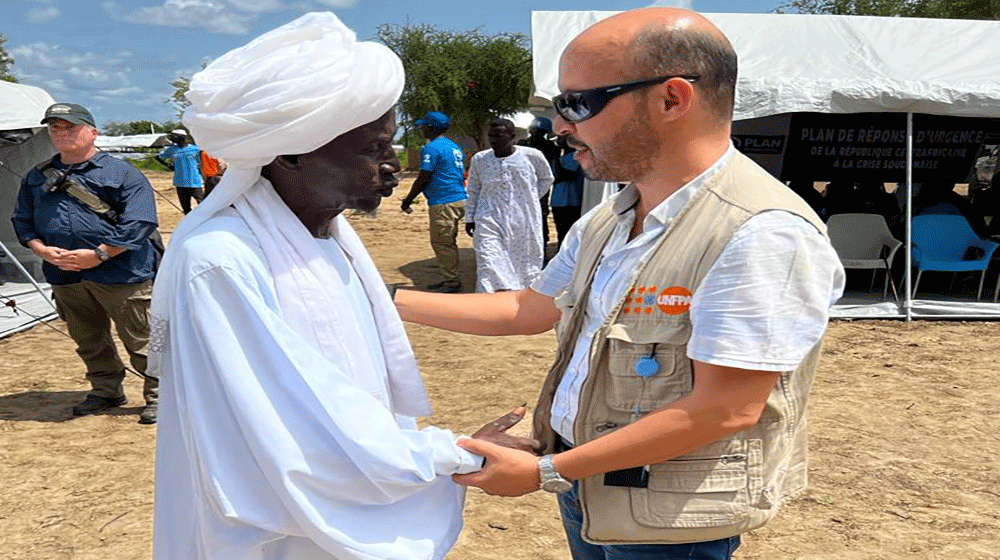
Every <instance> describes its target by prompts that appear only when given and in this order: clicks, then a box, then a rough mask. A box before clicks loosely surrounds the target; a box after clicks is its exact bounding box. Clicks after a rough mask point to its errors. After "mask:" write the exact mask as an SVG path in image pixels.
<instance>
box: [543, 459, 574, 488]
mask: <svg viewBox="0 0 1000 560" xmlns="http://www.w3.org/2000/svg"><path fill="white" fill-rule="evenodd" d="M538 474H539V476H540V478H541V487H542V490H545V491H546V492H552V493H554V494H559V493H562V492H566V491H568V490H570V489H572V488H573V483H572V482H570V481H568V480H566V479H565V478H563V477H562V476H560V475H559V473H557V472H556V469H555V468H554V467H553V466H552V455H544V456H542V457H541V458H540V459H538Z"/></svg>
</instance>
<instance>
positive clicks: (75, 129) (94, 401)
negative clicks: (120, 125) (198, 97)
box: [12, 103, 159, 424]
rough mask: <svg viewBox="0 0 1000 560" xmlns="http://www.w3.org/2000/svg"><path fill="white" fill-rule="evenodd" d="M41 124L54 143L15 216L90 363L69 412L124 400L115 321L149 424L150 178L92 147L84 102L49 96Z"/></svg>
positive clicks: (152, 387)
mask: <svg viewBox="0 0 1000 560" xmlns="http://www.w3.org/2000/svg"><path fill="white" fill-rule="evenodd" d="M42 124H45V125H47V126H48V131H49V136H50V137H51V138H52V145H53V146H54V147H55V149H56V150H57V151H58V152H59V153H58V154H56V155H55V156H54V157H53V158H52V159H51V160H49V161H46V162H43V163H41V164H39V165H38V166H36V167H35V168H34V169H32V170H31V172H30V173H28V175H27V176H26V177H25V178H24V181H23V182H22V184H21V190H20V192H19V194H18V199H17V204H16V205H15V207H14V214H13V216H12V221H13V223H14V231H15V232H16V233H17V238H18V240H19V241H20V242H21V244H23V245H24V246H26V247H28V248H29V249H31V250H32V251H34V253H35V254H36V255H38V256H39V257H40V258H41V259H42V260H43V261H45V262H44V264H43V265H42V270H43V273H44V274H45V279H46V280H47V281H48V282H49V284H51V285H52V294H53V296H54V297H55V300H56V307H57V309H58V310H59V316H60V317H61V318H62V319H63V320H64V321H66V327H67V329H68V330H69V334H70V336H72V337H73V340H74V341H75V342H76V344H77V348H76V352H77V354H79V356H80V358H82V359H83V362H84V364H86V366H87V380H88V381H89V382H90V385H91V390H90V394H88V395H87V398H86V399H85V400H84V401H83V402H81V403H79V404H77V405H76V406H74V407H73V414H74V415H75V416H83V415H87V414H94V413H96V412H101V411H103V410H106V409H109V408H114V407H118V406H122V405H124V404H125V403H127V402H128V399H127V398H126V397H125V390H124V388H123V387H122V381H123V380H124V379H125V364H124V363H123V362H122V360H121V358H119V356H118V351H117V350H116V348H115V343H114V340H113V339H112V337H111V323H112V322H113V323H114V324H115V328H116V330H117V333H118V338H119V339H121V341H122V344H123V345H124V346H125V350H126V351H127V352H128V355H129V362H130V363H131V365H132V368H133V370H134V371H135V373H137V374H139V375H140V376H142V377H143V378H144V384H143V397H144V399H145V405H146V406H145V408H144V409H143V410H142V412H140V414H139V422H140V423H142V424H154V423H156V413H157V397H158V388H159V380H158V379H157V378H156V377H155V376H154V375H152V374H149V373H146V350H147V346H148V345H149V300H150V295H151V284H152V279H153V274H154V263H155V259H156V254H155V251H154V248H153V245H152V243H151V242H150V235H152V234H153V232H154V231H155V230H156V226H157V221H156V201H155V199H154V196H153V187H152V186H151V185H150V184H149V181H148V180H146V177H145V176H144V175H143V174H142V173H141V172H140V171H139V170H138V169H136V168H135V167H134V166H132V165H130V164H128V163H125V162H123V161H121V160H118V159H116V158H114V157H112V156H110V155H108V154H106V153H104V152H98V151H97V148H96V147H95V145H94V142H95V140H96V138H97V128H96V125H95V124H94V117H93V116H92V115H91V114H90V111H88V110H87V109H86V108H84V107H82V106H80V105H75V104H72V103H56V104H55V105H52V106H51V107H49V108H48V109H47V110H46V111H45V118H44V119H42Z"/></svg>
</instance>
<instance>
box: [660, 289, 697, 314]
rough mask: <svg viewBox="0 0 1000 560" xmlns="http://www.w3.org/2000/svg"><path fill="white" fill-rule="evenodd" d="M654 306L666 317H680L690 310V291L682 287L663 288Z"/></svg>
mask: <svg viewBox="0 0 1000 560" xmlns="http://www.w3.org/2000/svg"><path fill="white" fill-rule="evenodd" d="M656 305H657V306H658V307H659V308H660V311H662V312H664V313H666V314H667V315H680V314H682V313H684V312H686V311H687V310H688V309H690V308H691V291H690V290H688V289H687V288H685V287H683V286H671V287H669V288H664V290H663V291H662V292H660V295H658V296H656Z"/></svg>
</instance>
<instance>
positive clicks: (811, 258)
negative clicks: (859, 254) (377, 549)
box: [396, 8, 844, 560]
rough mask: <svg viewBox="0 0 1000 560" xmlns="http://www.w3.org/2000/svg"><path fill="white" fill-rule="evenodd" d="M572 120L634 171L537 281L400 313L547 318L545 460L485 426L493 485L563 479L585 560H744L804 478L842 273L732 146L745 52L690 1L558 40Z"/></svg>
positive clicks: (560, 125) (479, 327) (588, 148)
mask: <svg viewBox="0 0 1000 560" xmlns="http://www.w3.org/2000/svg"><path fill="white" fill-rule="evenodd" d="M559 76H560V83H559V85H560V88H561V90H562V91H563V93H562V94H560V95H559V96H557V97H556V98H555V99H554V100H553V104H554V106H555V109H556V111H557V113H558V115H559V118H557V119H556V120H555V132H556V133H557V134H559V135H560V136H563V137H565V138H566V139H567V141H568V143H569V144H570V145H571V146H573V147H574V148H576V150H577V151H576V158H577V160H578V161H579V162H580V164H581V166H582V167H583V169H584V171H585V172H586V173H587V175H588V177H590V178H592V179H598V180H603V181H621V182H630V185H629V186H628V187H627V188H625V189H624V190H623V191H622V192H620V193H618V194H617V195H615V196H614V197H612V198H611V200H609V201H608V202H607V203H605V204H603V205H601V206H599V207H598V208H596V209H594V210H593V211H591V212H590V213H588V214H587V215H586V216H584V217H583V218H582V219H581V220H580V221H579V222H577V224H575V225H574V227H573V229H571V231H570V233H569V234H568V235H567V237H566V240H565V242H564V243H563V246H562V248H561V249H560V252H559V254H558V255H557V256H556V257H555V258H554V259H553V260H552V262H550V263H549V265H548V266H547V267H546V269H545V271H544V272H543V273H542V275H541V276H540V277H539V278H538V279H537V280H536V281H535V282H534V283H533V284H532V285H531V287H530V288H529V289H526V290H522V291H515V292H502V293H497V294H468V295H456V296H444V295H439V294H426V293H418V292H412V291H405V292H402V291H401V292H399V293H398V294H397V296H396V304H397V307H398V308H399V309H400V312H401V314H402V317H403V318H404V319H405V320H408V321H413V322H418V323H423V324H427V325H432V326H437V327H440V328H445V329H450V330H454V331H459V332H466V333H473V334H481V335H505V334H527V333H540V332H544V331H546V330H548V329H549V328H552V326H553V324H554V323H557V322H558V324H557V325H556V331H557V333H558V335H559V351H558V354H557V359H556V363H555V364H554V366H553V367H552V370H551V371H550V373H549V375H548V377H547V378H546V381H545V384H544V386H543V388H542V394H541V397H540V399H539V403H538V406H537V408H536V409H535V424H534V428H535V437H537V438H538V439H539V440H541V441H542V442H543V443H544V444H545V445H546V451H545V453H547V455H545V456H544V457H542V458H541V459H539V458H537V457H534V456H532V455H531V454H529V453H523V452H517V451H510V450H504V449H501V448H499V447H496V446H492V445H489V444H485V443H481V442H468V443H467V444H464V445H463V446H465V447H466V448H467V449H470V450H472V451H473V452H474V453H478V454H481V455H483V456H485V457H486V458H487V459H486V464H485V467H484V469H483V470H482V471H480V472H479V473H474V474H470V475H461V476H456V477H455V478H456V480H457V481H459V482H460V483H462V484H469V485H474V486H478V487H480V488H483V489H484V490H485V491H486V492H488V493H491V494H499V495H505V496H516V495H521V494H525V493H528V492H533V491H535V490H538V489H539V488H541V489H542V490H546V491H550V492H556V493H558V495H559V504H560V509H561V512H562V516H563V523H564V526H565V528H566V534H567V538H568V539H569V545H570V549H571V551H572V553H573V558H574V559H575V560H584V559H586V560H591V559H605V558H611V557H614V558H616V559H617V558H622V559H629V560H633V559H653V558H656V559H658V560H662V559H671V558H711V559H716V558H720V559H722V558H730V557H731V555H732V554H733V551H734V550H735V549H736V547H737V546H739V539H740V537H739V536H740V535H741V534H742V533H745V532H746V531H749V530H752V529H754V528H757V527H760V526H761V525H763V524H764V523H766V522H767V520H769V519H770V518H771V517H772V516H773V515H774V514H775V512H776V510H777V509H778V507H779V506H780V505H781V504H782V503H783V502H785V501H786V500H787V499H788V498H790V497H791V496H793V495H795V494H796V493H798V492H800V491H801V490H802V489H804V488H805V484H806V461H805V446H806V442H805V435H806V426H805V418H804V413H805V408H806V403H807V400H808V393H809V388H810V385H811V382H812V374H813V371H814V369H815V366H816V359H817V356H818V354H819V346H820V341H821V339H822V336H823V332H824V330H825V328H826V323H827V318H828V312H829V307H830V305H831V304H832V303H833V302H834V301H836V299H837V298H838V297H839V296H840V294H841V293H842V290H843V281H844V274H843V269H842V268H841V266H840V263H839V260H838V259H837V256H836V253H835V252H834V251H833V249H832V248H831V247H830V244H829V241H828V240H827V238H826V235H825V228H824V226H823V224H822V222H821V221H820V219H819V218H818V217H817V216H816V214H815V213H813V212H812V210H811V209H810V208H809V206H808V205H807V204H806V203H805V202H804V201H802V199H800V198H799V197H798V196H796V195H795V194H794V193H792V192H791V191H790V190H789V189H787V188H786V187H785V186H784V185H782V184H781V183H779V182H778V181H777V180H775V179H774V178H773V177H771V176H770V175H768V174H767V173H766V172H765V171H764V170H762V169H761V168H760V167H758V166H757V165H756V164H754V163H753V162H752V161H750V160H749V159H747V158H746V157H744V156H743V155H742V154H740V153H739V152H737V151H736V150H735V149H734V148H733V146H732V144H731V142H730V140H729V136H730V124H731V119H732V112H733V100H734V92H735V84H736V54H735V52H734V50H733V48H732V46H731V45H730V43H729V41H728V40H727V39H726V37H725V36H724V35H723V34H722V33H721V32H720V31H719V30H718V29H717V28H715V27H714V26H713V25H712V24H711V23H710V22H709V21H708V20H706V19H705V18H703V17H701V16H700V15H698V14H696V13H694V12H690V11H687V10H680V9H673V8H646V9H642V10H635V11H631V12H625V13H622V14H618V15H616V16H613V17H611V18H608V19H606V20H604V21H601V22H599V23H597V24H595V25H594V26H592V27H590V28H589V29H587V30H585V31H584V32H583V33H581V34H580V35H579V36H577V37H576V38H575V39H574V40H573V41H572V42H571V43H570V44H569V46H568V47H567V48H566V50H565V51H564V52H563V54H562V58H561V60H560V66H559Z"/></svg>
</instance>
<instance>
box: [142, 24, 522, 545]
mask: <svg viewBox="0 0 1000 560" xmlns="http://www.w3.org/2000/svg"><path fill="white" fill-rule="evenodd" d="M402 88H403V68H402V64H401V63H400V61H399V59H398V58H397V57H396V56H395V55H394V54H393V53H392V52H391V51H390V50H389V49H388V48H386V47H384V46H382V45H378V44H375V43H365V42H356V40H355V36H354V33H353V32H351V31H350V30H349V29H347V28H346V27H344V25H343V24H342V23H341V22H340V21H339V20H338V19H337V18H336V17H335V16H334V15H333V14H329V13H320V14H307V15H305V16H303V17H301V18H299V19H297V20H295V21H293V22H291V23H290V24H288V25H285V26H283V27H281V28H278V29H276V30H274V31H271V32H268V33H266V34H264V35H262V36H261V37H259V38H257V39H255V40H254V41H252V42H251V43H249V44H248V45H246V46H244V47H241V48H239V49H236V50H234V51H232V52H230V53H228V54H226V55H224V56H222V57H220V58H219V59H218V60H216V61H215V62H213V63H212V64H211V65H209V66H208V67H207V68H206V69H205V70H203V71H202V72H200V73H198V74H196V75H195V76H194V78H193V79H192V81H191V88H190V91H189V92H188V94H187V95H188V99H189V100H190V101H191V102H192V106H191V108H190V109H188V111H186V113H185V115H184V123H185V125H187V126H188V128H189V130H190V131H191V132H192V133H193V135H194V136H195V138H196V139H197V141H198V143H199V145H200V146H202V147H204V148H205V149H207V150H209V151H211V152H212V153H213V154H216V155H218V156H219V157H222V158H225V159H226V160H227V161H228V162H229V163H230V167H229V170H228V172H227V173H226V175H225V176H224V179H223V180H222V182H221V183H220V184H219V185H218V187H217V188H216V190H215V192H213V194H212V196H211V197H210V198H208V199H206V200H205V203H204V204H202V205H199V206H198V208H196V209H195V210H194V211H193V212H192V213H191V214H190V215H189V216H188V217H186V218H185V220H184V221H183V222H182V223H181V224H180V226H179V227H178V228H177V230H176V231H175V232H174V235H173V238H172V239H171V243H170V248H169V250H168V251H167V254H166V256H165V258H164V261H163V264H162V266H161V269H160V271H159V276H158V278H157V282H156V287H155V291H154V298H153V320H152V322H153V324H154V325H155V326H154V335H153V340H152V341H151V346H152V354H153V356H152V357H151V358H152V361H153V364H154V367H156V368H157V371H159V372H160V373H161V376H162V379H163V381H162V385H161V409H160V424H159V430H160V431H159V434H158V437H157V465H156V506H155V510H156V511H155V531H154V533H155V534H154V558H155V559H156V560H209V559H211V560H279V559H280V560H307V559H308V560H324V559H338V560H344V559H359V560H360V559H364V560H373V559H399V560H432V559H440V558H442V557H444V555H445V554H446V553H447V552H448V550H449V549H450V547H451V546H452V545H453V544H454V542H455V539H456V538H457V536H458V533H459V531H460V529H461V507H462V501H463V497H464V495H463V491H462V489H461V487H459V486H457V485H456V484H455V483H454V482H452V480H451V478H450V476H451V475H453V474H457V473H469V472H474V471H476V470H478V469H479V467H480V464H481V459H480V458H479V457H477V456H475V455H472V454H470V453H468V452H467V451H464V450H463V449H461V448H459V447H458V446H457V445H456V438H455V436H454V435H452V433H451V432H449V431H447V430H443V429H438V428H434V427H430V428H425V429H422V430H421V429H417V426H416V421H415V417H417V416H428V415H429V414H430V413H431V410H430V403H429V402H428V399H427V395H426V392H425V390H424V387H423V384H422V381H421V379H420V376H419V372H418V370H417V365H416V362H415V359H414V357H413V353H412V350H411V348H410V346H409V343H408V341H407V338H406V333H405V331H404V330H403V327H402V323H401V322H400V320H399V316H398V315H397V314H396V312H395V310H394V308H393V307H392V304H391V301H390V295H389V293H388V292H387V290H386V287H385V284H384V283H383V282H382V280H381V278H380V277H379V275H378V271H377V270H376V269H375V266H374V264H373V263H372V261H371V258H370V257H369V255H368V253H367V252H366V251H365V249H364V247H363V246H362V244H361V241H360V239H359V238H358V236H357V235H356V234H355V232H354V231H353V229H351V227H350V225H349V224H348V222H347V221H346V220H345V219H344V217H343V215H342V211H343V210H345V209H349V208H350V209H358V210H362V211H371V210H374V209H375V208H376V207H378V205H379V202H380V200H381V198H383V197H387V196H389V195H390V194H391V193H392V190H393V188H394V187H395V186H396V184H397V180H396V178H395V176H394V174H395V173H396V172H398V171H399V169H400V166H399V161H398V160H397V159H396V155H395V152H394V151H393V148H392V145H391V144H392V138H393V136H394V134H395V131H396V123H395V112H394V110H393V107H394V105H395V104H396V101H397V99H398V98H399V95H400V93H401V91H402ZM517 412H518V413H517V414H514V413H512V414H511V415H508V416H507V417H505V418H503V419H500V420H498V421H497V422H494V423H493V424H491V425H488V427H484V429H483V430H480V432H482V433H480V432H477V435H485V436H486V437H488V438H489V439H505V438H506V439H507V443H509V444H523V443H525V442H526V441H527V440H521V438H512V437H511V436H506V435H505V434H504V433H503V431H504V430H505V429H506V428H507V427H509V426H510V425H513V423H514V422H516V419H517V417H519V415H520V414H523V412H521V411H517ZM490 426H491V427H490ZM474 437H475V436H474ZM514 440H517V441H514Z"/></svg>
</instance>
